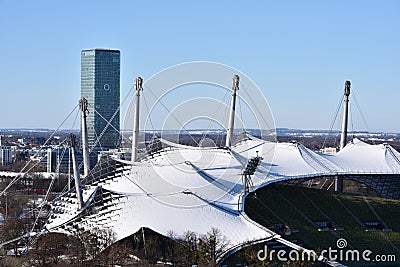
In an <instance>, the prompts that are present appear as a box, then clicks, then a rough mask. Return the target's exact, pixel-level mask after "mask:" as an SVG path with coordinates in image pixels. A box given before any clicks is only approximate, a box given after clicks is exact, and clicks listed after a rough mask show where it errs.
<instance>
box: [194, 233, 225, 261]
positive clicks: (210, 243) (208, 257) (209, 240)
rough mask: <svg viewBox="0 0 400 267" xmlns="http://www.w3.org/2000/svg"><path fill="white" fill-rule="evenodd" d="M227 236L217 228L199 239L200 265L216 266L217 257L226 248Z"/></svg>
mask: <svg viewBox="0 0 400 267" xmlns="http://www.w3.org/2000/svg"><path fill="white" fill-rule="evenodd" d="M228 245H229V242H228V241H227V238H226V237H225V236H223V235H222V234H221V231H220V230H219V229H217V228H211V230H210V231H209V232H208V233H207V234H206V235H204V236H202V237H201V238H200V240H199V252H200V259H199V263H200V265H206V266H217V260H218V258H219V257H220V256H221V255H222V254H223V252H224V251H225V250H226V249H227V248H228Z"/></svg>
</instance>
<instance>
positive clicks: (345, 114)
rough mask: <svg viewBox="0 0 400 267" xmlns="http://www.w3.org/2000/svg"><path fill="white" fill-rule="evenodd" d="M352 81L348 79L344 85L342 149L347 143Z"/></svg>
mask: <svg viewBox="0 0 400 267" xmlns="http://www.w3.org/2000/svg"><path fill="white" fill-rule="evenodd" d="M350 85H351V83H350V81H346V83H345V85H344V100H343V101H344V106H343V122H342V135H341V136H340V150H342V149H343V148H344V147H345V146H346V143H347V124H348V120H349V96H350Z"/></svg>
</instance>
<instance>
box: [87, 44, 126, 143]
mask: <svg viewBox="0 0 400 267" xmlns="http://www.w3.org/2000/svg"><path fill="white" fill-rule="evenodd" d="M120 60H121V56H120V51H118V50H108V49H90V50H82V52H81V97H84V98H86V99H87V100H88V104H89V105H88V111H89V112H88V114H87V127H88V146H89V149H90V148H96V149H99V148H101V149H112V148H116V147H117V145H118V140H119V132H118V131H119V130H120V113H119V105H120ZM107 121H109V122H110V124H111V125H108V127H107ZM98 137H100V139H99V141H98V142H97V143H96V140H97V139H98Z"/></svg>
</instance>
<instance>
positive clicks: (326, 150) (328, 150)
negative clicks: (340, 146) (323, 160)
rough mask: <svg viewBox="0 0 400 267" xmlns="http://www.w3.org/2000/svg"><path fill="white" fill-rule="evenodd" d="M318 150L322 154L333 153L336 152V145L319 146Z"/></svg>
mask: <svg viewBox="0 0 400 267" xmlns="http://www.w3.org/2000/svg"><path fill="white" fill-rule="evenodd" d="M319 152H321V153H323V154H335V153H336V152H337V149H336V147H325V148H321V149H320V150H319Z"/></svg>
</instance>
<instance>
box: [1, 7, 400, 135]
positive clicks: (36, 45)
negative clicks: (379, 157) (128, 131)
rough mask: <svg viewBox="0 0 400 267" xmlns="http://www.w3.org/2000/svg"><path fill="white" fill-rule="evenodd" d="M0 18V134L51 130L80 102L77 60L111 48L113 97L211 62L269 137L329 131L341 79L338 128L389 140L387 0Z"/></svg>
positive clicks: (392, 126)
mask: <svg viewBox="0 0 400 267" xmlns="http://www.w3.org/2000/svg"><path fill="white" fill-rule="evenodd" d="M111 6H112V8H111ZM0 9H1V10H2V16H1V17H0V23H1V25H2V27H1V29H0V33H1V36H2V42H1V43H0V57H1V59H2V61H1V62H2V64H1V65H0V73H1V78H2V86H1V88H0V93H1V95H2V100H3V101H2V108H3V115H2V116H1V117H0V128H51V129H55V128H57V126H58V125H59V123H60V122H61V121H62V120H63V119H64V118H65V117H66V116H67V115H68V113H69V112H70V111H71V110H72V109H73V108H74V107H75V106H76V104H77V102H78V100H79V98H80V51H81V50H83V49H89V48H111V49H118V50H120V51H121V99H123V98H124V97H125V96H126V94H127V93H128V92H129V90H130V88H131V87H132V86H133V83H134V79H135V77H136V76H141V77H143V79H144V81H146V79H148V78H150V77H151V76H152V75H153V74H155V73H157V72H159V71H161V70H163V69H164V68H167V67H169V66H172V65H175V64H179V63H183V62H188V61H196V60H204V61H214V62H219V63H223V64H226V65H229V66H232V67H234V68H236V69H239V70H240V71H242V72H243V73H245V74H247V75H248V76H249V77H250V78H251V79H252V80H253V81H254V82H255V83H256V84H257V85H258V86H259V87H260V89H261V90H262V92H263V93H264V95H265V97H266V99H267V100H268V102H269V105H270V107H271V110H272V113H273V115H274V118H275V125H276V127H280V128H295V129H329V127H330V126H331V121H332V117H333V115H334V113H335V110H336V108H337V105H338V102H339V100H340V97H341V95H342V93H343V88H344V82H345V80H350V81H351V83H352V95H351V96H350V103H351V108H350V111H351V114H353V115H352V118H351V120H350V125H349V128H350V129H351V128H352V127H353V129H354V130H370V131H379V132H380V131H384V132H400V123H397V117H398V115H399V114H398V109H397V106H398V99H400V80H399V79H398V78H397V76H398V73H400V52H399V49H398V48H399V47H400V36H399V35H398V34H397V32H398V29H399V28H400V17H399V16H398V14H399V12H400V3H399V2H398V1H384V2H378V1H334V2H322V1H300V2H299V1H286V2H276V1H274V2H273V1H259V2H251V3H235V4H232V3H231V2H229V1H218V2H213V1H202V2H196V3H194V2H188V3H186V2H184V3H182V2H178V1H168V2H161V1H160V2H152V3H148V2H131V1H119V2H118V3H113V4H112V5H111V4H110V2H109V1H85V2H78V1H71V2H58V3H55V2H52V1H34V2H30V1H1V0H0ZM227 79H228V80H230V79H231V77H227ZM239 94H240V91H239ZM132 95H133V94H132ZM195 96H196V93H195V92H193V93H190V94H188V95H187V97H188V98H190V97H195ZM354 96H355V97H356V100H357V101H355V100H354V99H353V97H354ZM358 106H359V107H360V108H361V110H362V112H363V114H362V115H360V113H359V112H358ZM124 112H125V111H124V110H122V111H121V118H122V117H123V115H124ZM339 120H340V118H339ZM364 120H365V121H366V124H367V126H366V125H365V123H364ZM72 124H73V118H72V119H71V121H70V122H68V123H67V124H66V125H65V126H64V127H63V128H64V129H68V128H70V127H72V126H73V125H72ZM74 128H75V129H77V128H79V126H77V125H75V126H74ZM339 128H340V126H337V127H335V129H336V130H337V129H339ZM367 128H368V129H367ZM350 131H351V130H350Z"/></svg>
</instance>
